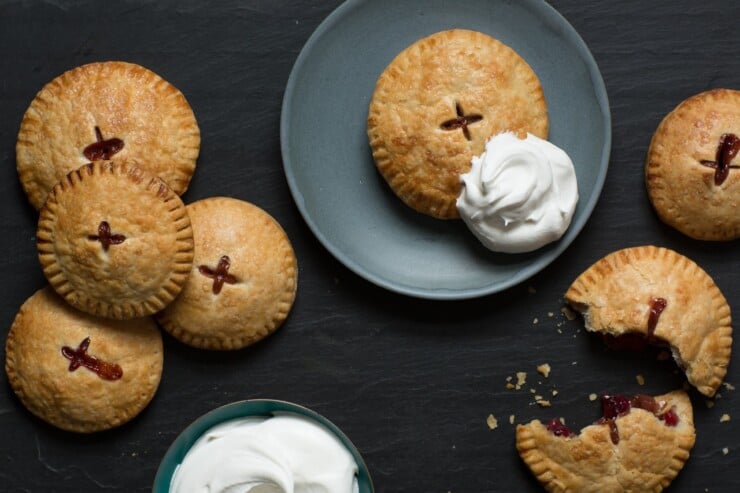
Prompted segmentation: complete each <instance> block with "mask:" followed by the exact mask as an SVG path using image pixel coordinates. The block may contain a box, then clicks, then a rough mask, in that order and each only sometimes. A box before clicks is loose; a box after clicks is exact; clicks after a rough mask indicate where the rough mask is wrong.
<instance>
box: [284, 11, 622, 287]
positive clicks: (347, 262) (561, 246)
mask: <svg viewBox="0 0 740 493" xmlns="http://www.w3.org/2000/svg"><path fill="white" fill-rule="evenodd" d="M368 1H371V0H345V1H344V2H343V3H342V4H340V5H339V6H337V7H336V8H335V9H334V10H333V11H332V12H331V13H330V14H329V15H328V16H327V17H326V18H325V19H324V20H323V21H321V23H320V24H319V25H318V26H317V27H316V29H314V31H313V32H312V33H311V36H309V38H308V40H307V41H306V42H305V44H304V45H303V47H302V48H301V51H300V53H299V54H298V57H297V58H296V61H295V62H294V64H293V67H292V69H291V71H290V75H289V77H288V82H287V84H286V86H285V91H284V93H283V100H282V105H281V110H280V151H281V157H282V164H283V172H284V174H285V177H286V180H287V182H288V187H289V189H290V193H291V196H292V197H293V202H294V203H295V205H296V207H297V208H298V211H299V212H300V214H301V216H302V217H303V220H304V221H305V222H306V224H307V225H308V227H309V229H310V230H311V232H312V233H313V235H314V236H315V237H316V238H317V239H318V240H319V242H320V243H321V244H322V245H323V246H324V248H326V249H327V250H328V251H329V252H330V253H331V254H332V256H334V258H335V259H337V260H338V261H339V262H340V263H341V264H343V265H344V266H345V267H347V268H348V269H349V270H351V271H352V272H354V273H355V274H357V275H358V276H360V277H361V278H363V279H365V280H367V281H369V282H371V283H372V284H375V285H376V286H379V287H381V288H384V289H387V290H389V291H392V292H395V293H398V294H402V295H406V296H410V297H414V298H420V299H427V300H465V299H473V298H478V297H482V296H487V295H491V294H495V293H498V292H502V291H505V290H506V289H509V288H511V287H513V286H516V285H518V284H520V283H522V282H524V281H526V280H527V279H529V278H531V277H532V276H534V275H536V274H537V273H539V272H541V271H542V270H544V269H545V268H547V267H548V266H549V265H550V264H551V263H552V262H554V261H555V259H557V258H558V257H559V256H560V255H561V254H562V253H563V252H564V251H565V250H566V249H567V248H568V247H569V246H570V244H571V243H572V242H573V241H574V240H575V238H576V237H577V236H578V235H579V234H580V232H581V230H582V229H583V228H584V226H585V225H586V223H587V222H588V220H589V219H590V217H591V215H592V214H593V211H594V209H595V207H596V204H597V202H598V200H599V198H600V197H601V192H602V190H603V187H604V183H605V181H606V175H607V172H608V169H609V160H610V155H611V147H612V121H611V106H610V104H609V95H608V93H607V90H606V84H605V83H604V79H603V76H602V75H601V70H600V69H599V66H598V63H597V62H596V59H595V58H594V56H593V54H592V53H591V50H590V49H589V48H588V45H587V44H586V42H585V41H584V40H583V38H582V37H581V35H580V34H579V33H578V31H577V30H576V29H575V27H573V25H572V24H571V23H570V22H568V20H567V19H566V18H565V17H564V16H563V15H562V14H561V13H560V12H558V11H557V10H556V9H555V8H554V7H553V6H552V5H550V4H549V3H547V2H546V1H544V0H520V5H524V6H525V7H527V8H528V9H529V10H533V11H534V12H536V13H538V14H539V15H544V16H545V18H547V19H548V20H552V21H554V22H556V24H557V25H559V26H562V27H564V29H563V30H562V33H563V35H564V36H565V37H566V40H567V41H569V43H570V44H572V45H573V46H574V47H575V49H576V51H577V54H578V55H579V57H580V58H581V59H583V60H584V62H585V63H586V65H587V67H588V74H589V78H590V80H591V83H592V86H593V88H594V95H595V98H596V102H597V105H598V106H599V108H600V110H601V116H602V123H603V125H604V135H603V137H604V146H603V148H602V150H601V156H600V157H601V159H600V162H599V169H598V173H597V175H596V181H595V183H594V187H593V189H592V193H591V196H590V197H589V200H588V201H587V202H586V203H585V204H584V206H583V212H582V213H581V215H580V216H579V217H578V218H576V219H575V220H574V221H573V222H572V223H571V224H570V226H569V228H568V230H567V232H566V233H565V235H564V236H563V237H562V238H560V240H558V241H557V243H556V244H555V245H554V248H553V249H552V250H551V251H550V252H548V253H547V254H546V255H545V256H541V257H538V258H537V259H535V260H534V261H532V262H531V263H529V264H527V265H526V266H525V267H523V268H522V269H520V270H519V271H517V272H516V273H515V274H514V275H512V276H510V277H508V278H507V279H505V280H503V281H499V282H492V283H491V284H487V285H485V286H481V287H476V288H468V289H450V288H423V287H413V286H408V285H406V284H400V283H394V282H392V281H389V280H387V279H385V278H383V277H380V276H378V275H377V274H375V273H374V272H372V271H369V270H368V269H365V268H363V267H362V266H360V265H359V264H358V263H357V262H355V261H354V260H353V259H352V258H351V257H350V256H349V255H347V254H346V253H344V252H343V251H342V250H341V249H340V248H339V247H337V246H336V245H335V244H334V243H332V242H331V241H330V240H329V239H328V238H327V237H326V236H325V235H324V233H323V232H322V230H321V228H319V227H318V226H317V224H316V223H315V222H314V220H313V219H312V217H311V215H310V214H309V213H308V211H307V210H306V207H305V202H304V201H303V200H302V199H303V194H302V193H301V190H300V187H299V186H298V184H297V182H296V179H295V176H294V174H293V173H292V170H291V169H290V168H291V165H290V163H289V157H288V156H289V155H290V149H289V146H288V141H289V137H290V128H289V127H290V121H289V120H290V118H289V116H291V104H292V98H293V94H294V93H295V88H296V85H297V80H298V78H299V74H300V73H301V71H302V69H303V67H304V65H305V63H306V59H307V58H308V56H309V55H310V53H311V51H312V49H313V47H314V45H315V44H317V43H318V42H319V41H320V39H321V38H322V36H324V34H325V33H326V32H327V31H329V30H330V29H331V28H333V27H334V25H335V24H336V23H338V22H340V21H341V20H342V19H343V18H344V17H345V16H346V15H348V14H350V13H351V12H352V11H353V10H354V9H355V8H357V7H359V6H361V5H362V4H364V3H366V2H368ZM299 198H300V200H299Z"/></svg>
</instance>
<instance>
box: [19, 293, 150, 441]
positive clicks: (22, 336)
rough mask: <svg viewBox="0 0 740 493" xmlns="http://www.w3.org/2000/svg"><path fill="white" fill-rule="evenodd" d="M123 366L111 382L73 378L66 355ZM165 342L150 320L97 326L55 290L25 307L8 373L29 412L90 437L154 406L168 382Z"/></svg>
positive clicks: (84, 374)
mask: <svg viewBox="0 0 740 493" xmlns="http://www.w3.org/2000/svg"><path fill="white" fill-rule="evenodd" d="M86 338H89V348H88V350H87V354H88V355H89V356H92V357H94V358H96V359H98V360H99V361H103V362H105V363H107V364H111V365H118V368H119V369H120V370H121V374H120V378H117V379H110V380H106V379H104V378H101V377H100V376H99V375H98V374H96V373H95V372H94V371H92V370H90V369H88V368H86V367H84V365H83V366H80V367H78V368H77V369H75V370H70V361H71V360H70V359H68V358H67V357H65V356H64V354H63V352H62V348H64V347H65V346H66V347H68V348H78V347H79V345H80V343H81V341H83V340H85V339H86ZM162 363H163V353H162V335H161V332H160V331H159V329H158V328H157V324H155V323H154V321H153V320H152V319H151V318H149V317H147V318H138V319H132V320H126V321H120V320H109V319H101V318H96V317H93V316H91V315H87V314H85V313H82V312H80V311H77V310H75V309H74V308H72V307H70V306H69V305H68V304H66V303H65V302H64V301H63V300H62V299H61V298H60V297H59V296H58V295H57V294H56V293H55V292H54V291H53V290H52V289H51V288H50V287H48V286H47V287H46V288H44V289H41V290H39V291H37V292H36V293H35V294H34V295H33V296H31V297H30V298H29V299H28V300H26V302H25V303H24V304H23V306H21V308H20V310H19V311H18V314H17V315H16V317H15V320H14V321H13V325H12V326H11V328H10V332H9V333H8V338H7V340H6V343H5V372H6V373H7V375H8V380H9V382H10V385H11V387H12V388H13V391H14V392H15V393H16V394H17V395H18V397H19V398H20V400H21V402H22V403H23V405H24V406H26V408H28V410H29V411H31V412H32V413H33V414H35V415H36V416H38V417H40V418H41V419H43V420H44V421H46V422H48V423H51V424H52V425H54V426H56V427H59V428H62V429H64V430H69V431H75V432H80V433H91V432H95V431H101V430H106V429H109V428H113V427H116V426H120V425H122V424H123V423H125V422H127V421H129V420H131V419H132V418H133V417H134V416H136V415H137V414H139V413H140V412H141V411H142V410H143V409H144V408H145V407H146V406H147V405H148V404H149V402H150V401H151V399H152V397H153V396H154V394H155V392H156V391H157V388H158V386H159V381H160V378H161V375H162Z"/></svg>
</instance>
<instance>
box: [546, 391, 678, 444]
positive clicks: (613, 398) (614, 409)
mask: <svg viewBox="0 0 740 493" xmlns="http://www.w3.org/2000/svg"><path fill="white" fill-rule="evenodd" d="M601 408H602V417H601V418H599V420H598V421H596V424H598V425H607V426H609V436H610V438H611V440H612V443H613V444H614V445H616V444H618V443H619V428H618V427H617V419H618V418H619V417H621V416H625V415H627V414H628V413H629V412H630V411H631V410H632V409H633V408H635V409H643V410H645V411H648V412H651V413H653V414H654V415H655V416H656V417H657V418H658V419H660V420H661V421H663V423H664V424H665V425H666V426H677V425H678V423H679V417H678V414H676V412H675V411H674V410H673V408H671V409H668V410H665V411H663V412H661V411H662V405H661V404H660V403H658V401H656V400H655V399H654V398H653V397H651V396H649V395H645V394H636V395H634V396H632V397H626V396H623V395H618V394H604V395H602V396H601ZM547 430H548V431H549V432H550V433H552V434H553V435H555V436H559V437H568V436H570V435H571V434H572V432H571V431H570V430H569V429H568V427H567V426H565V425H564V424H563V423H562V422H561V421H560V420H559V419H557V418H554V419H553V420H552V421H550V422H549V423H548V424H547Z"/></svg>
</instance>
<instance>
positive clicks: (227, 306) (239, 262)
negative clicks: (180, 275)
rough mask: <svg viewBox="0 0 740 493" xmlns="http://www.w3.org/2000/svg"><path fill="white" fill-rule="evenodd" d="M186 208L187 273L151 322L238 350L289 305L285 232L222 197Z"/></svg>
mask: <svg viewBox="0 0 740 493" xmlns="http://www.w3.org/2000/svg"><path fill="white" fill-rule="evenodd" d="M187 210H188V214H189V216H190V220H191V221H192V225H193V233H194V236H195V257H194V261H193V267H192V272H191V273H190V277H189V278H188V281H187V283H186V284H185V286H184V288H183V290H182V292H181V293H180V295H179V296H178V297H177V299H175V301H174V302H173V303H172V304H170V305H169V306H168V307H167V308H165V309H164V310H163V311H162V312H160V313H158V314H157V319H158V321H159V322H160V323H161V325H162V326H163V327H164V328H165V330H167V332H169V333H170V334H172V335H173V336H174V337H175V338H177V339H179V340H180V341H182V342H184V343H185V344H188V345H190V346H194V347H198V348H204V349H240V348H243V347H245V346H248V345H250V344H253V343H255V342H257V341H259V340H261V339H263V338H264V337H266V336H267V335H269V334H271V333H272V332H274V331H275V330H276V329H277V328H278V327H280V326H281V325H282V323H283V321H284V320H285V319H286V318H287V316H288V313H289V312H290V309H291V307H292V306H293V301H294V299H295V295H296V287H297V281H298V267H297V261H296V257H295V253H294V252H293V247H292V246H291V244H290V240H289V239H288V236H287V235H286V234H285V231H283V229H282V228H281V227H280V225H279V224H278V223H277V221H275V219H273V218H272V217H271V216H270V215H269V214H267V212H265V211H263V210H262V209H260V208H259V207H257V206H255V205H253V204H250V203H248V202H244V201H241V200H237V199H232V198H228V197H213V198H207V199H203V200H199V201H197V202H193V203H192V204H189V205H188V206H187ZM219 275H220V278H221V280H220V281H219V280H218V279H217V277H218V276H219Z"/></svg>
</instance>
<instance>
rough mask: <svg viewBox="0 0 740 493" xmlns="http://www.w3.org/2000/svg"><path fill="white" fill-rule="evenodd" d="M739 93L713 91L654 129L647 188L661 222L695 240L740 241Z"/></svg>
mask: <svg viewBox="0 0 740 493" xmlns="http://www.w3.org/2000/svg"><path fill="white" fill-rule="evenodd" d="M738 152H740V91H733V90H730V89H714V90H711V91H706V92H702V93H700V94H697V95H695V96H692V97H690V98H688V99H687V100H685V101H684V102H682V103H681V104H679V105H678V106H677V107H676V108H675V109H674V110H673V111H671V112H670V113H669V114H668V115H667V116H666V117H665V118H664V119H663V121H662V122H661V123H660V125H658V129H657V130H656V131H655V134H654V135H653V138H652V141H651V142H650V149H649V150H648V156H647V162H646V165H645V182H646V185H647V191H648V196H649V197H650V201H651V202H652V204H653V207H655V211H656V212H657V213H658V216H659V217H660V219H661V220H662V221H663V222H665V223H666V224H669V225H671V226H673V227H674V228H676V229H677V230H679V231H681V232H682V233H684V234H686V235H688V236H690V237H692V238H695V239H698V240H733V239H735V238H739V237H740V214H738V212H737V211H738V205H740V169H738V168H740V159H738V157H737V154H738Z"/></svg>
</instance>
